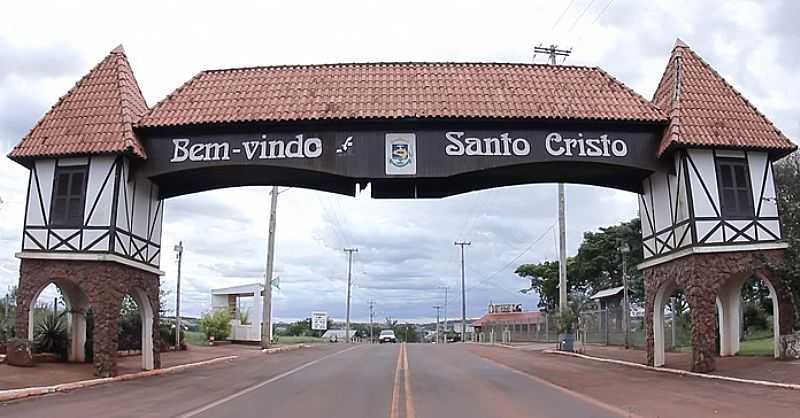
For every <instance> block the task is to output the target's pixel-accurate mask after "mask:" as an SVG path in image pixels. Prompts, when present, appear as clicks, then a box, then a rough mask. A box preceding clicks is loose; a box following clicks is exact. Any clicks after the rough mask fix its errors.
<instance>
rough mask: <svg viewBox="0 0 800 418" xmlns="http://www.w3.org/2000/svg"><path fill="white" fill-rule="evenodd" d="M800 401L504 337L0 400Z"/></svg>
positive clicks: (302, 354)
mask: <svg viewBox="0 0 800 418" xmlns="http://www.w3.org/2000/svg"><path fill="white" fill-rule="evenodd" d="M544 379H547V380H544ZM551 382H554V383H551ZM731 385H732V386H731ZM567 388H569V389H567ZM737 405H738V406H737ZM798 407H800V402H798V399H797V398H796V393H792V391H785V390H780V389H778V390H774V389H766V388H758V387H751V386H749V385H738V384H721V383H717V382H709V381H706V380H704V379H685V378H676V377H671V376H666V377H665V376H664V375H663V374H660V373H654V372H646V371H639V370H635V369H630V368H622V367H607V366H606V365H602V364H598V363H593V362H585V363H583V362H576V361H574V360H573V359H569V358H563V357H559V356H552V355H550V356H548V355H540V354H534V353H526V352H520V351H519V350H508V349H503V348H497V347H483V346H475V345H464V344H449V345H446V346H444V345H431V344H426V345H422V344H409V345H405V344H391V345H354V346H348V345H344V344H331V345H322V346H315V347H314V348H310V349H305V350H298V351H293V352H286V353H280V354H277V355H271V356H267V355H264V356H257V357H250V358H242V359H239V360H233V361H230V362H227V363H224V364H219V365H214V366H210V367H206V368H199V369H194V370H191V371H187V372H183V373H179V374H174V375H166V376H160V377H153V378H145V379H140V380H134V381H128V382H121V383H114V384H109V385H102V386H97V387H92V388H88V389H82V390H78V391H74V392H71V393H59V394H53V395H49V396H44V397H39V398H34V399H29V400H22V401H18V402H14V403H8V404H3V405H0V417H26V418H27V417H58V418H79V417H80V418H84V417H180V418H212V417H225V418H230V417H244V418H247V417H259V418H270V417H276V418H316V417H320V418H321V417H325V418H361V417H363V418H383V417H386V418H415V417H419V418H427V417H431V418H433V417H435V418H473V417H474V418H492V417H498V418H516V417H532V418H550V417H559V418H564V417H581V418H584V417H620V416H626V417H639V416H640V417H651V416H652V417H662V418H663V417H687V416H691V417H706V416H709V417H710V416H713V417H717V416H737V417H738V416H742V417H751V416H753V417H755V416H762V417H765V416H793V415H792V414H793V412H792V411H794V412H796V411H798V410H800V409H797V408H798ZM629 411H635V412H636V413H637V414H638V415H635V414H633V413H630V412H629Z"/></svg>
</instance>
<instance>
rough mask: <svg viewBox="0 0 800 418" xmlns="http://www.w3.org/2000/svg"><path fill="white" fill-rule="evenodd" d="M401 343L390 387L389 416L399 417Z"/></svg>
mask: <svg viewBox="0 0 800 418" xmlns="http://www.w3.org/2000/svg"><path fill="white" fill-rule="evenodd" d="M403 351H404V350H403V345H402V344H401V345H400V351H399V352H398V353H397V367H395V369H394V386H393V388H392V409H391V411H390V412H389V418H400V368H401V367H402V366H403Z"/></svg>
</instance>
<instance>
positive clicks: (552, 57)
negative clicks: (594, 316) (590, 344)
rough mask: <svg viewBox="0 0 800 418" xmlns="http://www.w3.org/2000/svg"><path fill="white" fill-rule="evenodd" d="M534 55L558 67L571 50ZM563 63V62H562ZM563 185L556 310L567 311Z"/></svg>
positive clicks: (538, 51)
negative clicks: (545, 55)
mask: <svg viewBox="0 0 800 418" xmlns="http://www.w3.org/2000/svg"><path fill="white" fill-rule="evenodd" d="M533 52H534V58H535V57H536V54H547V56H548V61H549V63H550V65H558V64H557V63H556V58H557V57H564V59H565V60H566V59H567V57H568V56H569V55H570V54H571V53H572V49H558V45H550V46H549V47H543V46H541V45H540V46H537V47H534V48H533ZM562 62H563V61H562ZM564 194H565V192H564V183H558V310H559V311H560V312H563V311H564V310H566V309H567V219H566V213H565V212H566V209H565V202H564V200H565V198H564Z"/></svg>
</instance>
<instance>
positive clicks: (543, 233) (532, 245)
mask: <svg viewBox="0 0 800 418" xmlns="http://www.w3.org/2000/svg"><path fill="white" fill-rule="evenodd" d="M555 226H556V224H555V223H553V224H552V225H550V226H549V227H548V228H547V229H545V231H544V232H542V234H541V235H539V237H538V238H536V239H535V240H534V241H533V242H531V244H530V245H528V247H527V248H525V250H523V251H522V252H521V253H519V255H517V256H516V257H514V259H512V260H511V261H509V262H508V263H506V265H505V266H503V267H502V268H500V269H499V270H497V271H495V272H494V273H492V274H490V275H488V276H486V277H485V278H483V279H482V280H480V281H479V282H486V281H488V280H489V279H491V278H492V277H494V276H496V275H497V274H499V273H500V272H502V271H504V270H506V269H507V268H508V267H509V266H511V265H512V264H514V263H515V262H517V260H519V259H520V258H522V256H524V255H525V254H527V253H528V251H530V250H531V249H532V248H533V247H534V246H535V245H536V244H538V243H539V241H541V240H542V239H544V237H545V236H546V235H547V234H548V233H549V232H550V230H551V229H553V228H555Z"/></svg>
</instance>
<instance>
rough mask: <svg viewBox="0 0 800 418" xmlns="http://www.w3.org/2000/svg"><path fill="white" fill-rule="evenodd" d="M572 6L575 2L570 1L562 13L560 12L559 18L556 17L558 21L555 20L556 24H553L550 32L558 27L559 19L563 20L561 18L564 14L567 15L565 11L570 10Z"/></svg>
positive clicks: (573, 0)
mask: <svg viewBox="0 0 800 418" xmlns="http://www.w3.org/2000/svg"><path fill="white" fill-rule="evenodd" d="M573 4H575V0H572V1H570V2H569V4H568V5H567V7H566V8H564V11H562V12H561V15H559V16H558V19H556V22H555V23H553V27H551V28H550V30H551V31H552V30H553V29H555V28H556V26H558V24H559V23H561V19H563V18H564V15H566V14H567V11H568V10H569V9H570V7H572V5H573Z"/></svg>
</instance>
